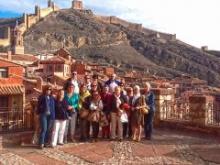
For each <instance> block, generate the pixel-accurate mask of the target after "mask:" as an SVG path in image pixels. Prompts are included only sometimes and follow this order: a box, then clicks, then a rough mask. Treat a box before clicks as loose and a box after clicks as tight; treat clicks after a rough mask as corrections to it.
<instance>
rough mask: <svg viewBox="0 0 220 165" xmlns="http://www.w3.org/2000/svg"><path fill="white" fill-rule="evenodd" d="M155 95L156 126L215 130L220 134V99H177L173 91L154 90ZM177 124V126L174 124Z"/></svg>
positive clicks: (216, 97)
mask: <svg viewBox="0 0 220 165" xmlns="http://www.w3.org/2000/svg"><path fill="white" fill-rule="evenodd" d="M153 92H154V93H155V104H156V114H155V125H156V126H161V125H163V124H164V123H172V124H173V126H178V125H179V124H182V125H185V126H186V127H190V128H201V129H204V130H214V131H217V132H219V133H220V99H218V98H220V97H218V96H206V95H199V94H198V95H192V96H190V97H189V99H187V100H186V99H184V98H175V92H174V91H173V90H172V89H153ZM174 123H176V124H174Z"/></svg>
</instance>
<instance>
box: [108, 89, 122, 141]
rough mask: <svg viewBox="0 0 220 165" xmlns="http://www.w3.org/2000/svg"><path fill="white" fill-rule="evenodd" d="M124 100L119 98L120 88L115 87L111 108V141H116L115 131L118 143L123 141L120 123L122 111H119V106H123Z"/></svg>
mask: <svg viewBox="0 0 220 165" xmlns="http://www.w3.org/2000/svg"><path fill="white" fill-rule="evenodd" d="M125 100H126V99H125V98H123V97H122V96H121V88H120V87H118V86H117V87H115V91H114V94H113V100H112V107H111V139H112V140H115V139H116V130H117V137H118V140H119V141H122V139H123V126H122V122H121V114H122V112H123V111H122V110H121V109H120V107H121V105H123V104H124V103H125V102H126V101H125Z"/></svg>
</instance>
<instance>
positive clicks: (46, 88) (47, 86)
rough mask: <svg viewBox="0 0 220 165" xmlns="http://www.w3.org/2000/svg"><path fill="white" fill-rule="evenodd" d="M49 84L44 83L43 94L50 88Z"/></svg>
mask: <svg viewBox="0 0 220 165" xmlns="http://www.w3.org/2000/svg"><path fill="white" fill-rule="evenodd" d="M50 88H51V86H50V85H46V86H45V87H44V88H43V92H42V93H43V94H44V95H45V94H46V93H47V90H48V89H50Z"/></svg>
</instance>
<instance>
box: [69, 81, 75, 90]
mask: <svg viewBox="0 0 220 165" xmlns="http://www.w3.org/2000/svg"><path fill="white" fill-rule="evenodd" d="M71 86H73V87H75V86H74V84H73V83H71V82H68V83H67V89H68V88H69V87H71Z"/></svg>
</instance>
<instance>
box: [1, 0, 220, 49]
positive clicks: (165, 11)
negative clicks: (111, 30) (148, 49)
mask: <svg viewBox="0 0 220 165" xmlns="http://www.w3.org/2000/svg"><path fill="white" fill-rule="evenodd" d="M54 1H55V3H56V4H58V5H59V6H60V7H61V8H68V7H70V6H71V0H54ZM35 4H38V5H40V6H41V7H45V6H46V5H47V0H8V1H3V0H0V17H11V16H12V17H16V16H18V15H20V14H22V13H23V12H27V13H32V12H33V11H34V5H35ZM84 4H85V6H86V8H90V9H92V10H93V11H94V12H95V13H96V14H101V15H116V16H119V17H121V18H124V19H127V20H129V21H133V22H137V23H142V24H143V25H144V26H145V27H147V28H151V29H155V30H158V31H162V32H167V33H172V34H174V33H175V34H177V38H179V39H181V40H183V41H185V42H187V43H189V44H192V45H195V46H197V47H201V46H203V45H208V46H209V48H210V49H216V50H220V24H219V20H220V10H219V6H220V0H84Z"/></svg>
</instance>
